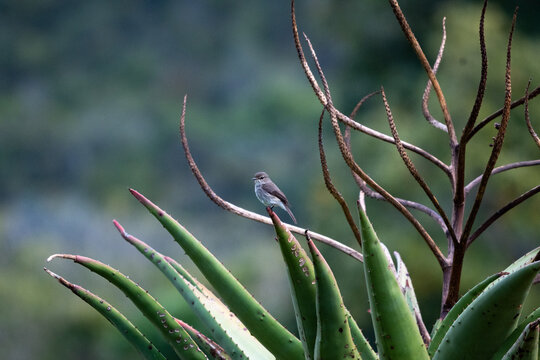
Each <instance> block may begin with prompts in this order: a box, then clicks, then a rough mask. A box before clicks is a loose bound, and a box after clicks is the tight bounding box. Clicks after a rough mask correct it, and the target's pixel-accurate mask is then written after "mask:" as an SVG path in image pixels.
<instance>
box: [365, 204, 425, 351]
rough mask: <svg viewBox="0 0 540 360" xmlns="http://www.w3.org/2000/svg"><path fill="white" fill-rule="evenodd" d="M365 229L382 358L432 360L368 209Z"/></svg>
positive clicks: (370, 290)
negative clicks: (376, 232) (369, 216)
mask: <svg viewBox="0 0 540 360" xmlns="http://www.w3.org/2000/svg"><path fill="white" fill-rule="evenodd" d="M358 210H359V214H360V224H361V226H362V251H363V253H364V269H365V270H364V274H365V276H366V286H367V290H368V295H369V304H370V308H371V318H372V322H373V327H374V330H375V337H376V339H377V349H378V354H379V357H380V358H381V359H414V360H421V359H429V357H428V353H427V349H426V347H425V345H424V342H423V340H422V337H421V335H420V332H419V330H418V326H417V324H416V320H415V318H414V317H413V315H412V313H411V312H410V311H409V307H408V305H407V301H406V300H405V296H404V295H403V294H402V292H401V289H400V287H399V284H398V282H397V280H396V277H395V276H394V274H393V271H392V270H391V269H390V268H389V266H390V263H389V262H388V259H387V257H386V255H385V254H384V250H383V248H382V246H381V243H380V241H379V239H378V238H377V235H376V234H375V231H374V230H373V227H372V225H371V223H370V222H369V219H368V217H367V215H366V214H365V212H364V210H363V209H362V208H360V207H359V209H358Z"/></svg>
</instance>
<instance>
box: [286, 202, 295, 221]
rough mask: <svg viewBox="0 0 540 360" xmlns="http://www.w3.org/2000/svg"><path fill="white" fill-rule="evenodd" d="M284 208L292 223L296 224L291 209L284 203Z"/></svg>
mask: <svg viewBox="0 0 540 360" xmlns="http://www.w3.org/2000/svg"><path fill="white" fill-rule="evenodd" d="M285 210H286V211H287V212H288V213H289V216H290V217H291V219H292V221H294V223H295V224H296V218H295V217H294V215H293V213H292V211H291V209H289V207H288V206H287V205H285Z"/></svg>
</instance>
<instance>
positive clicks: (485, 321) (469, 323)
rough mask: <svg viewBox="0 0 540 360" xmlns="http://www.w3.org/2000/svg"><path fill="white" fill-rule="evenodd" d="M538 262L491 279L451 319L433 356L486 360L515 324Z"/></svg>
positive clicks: (537, 269) (536, 271) (444, 358)
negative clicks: (466, 305)
mask: <svg viewBox="0 0 540 360" xmlns="http://www.w3.org/2000/svg"><path fill="white" fill-rule="evenodd" d="M539 270H540V261H537V262H534V263H532V264H529V265H526V266H525V267H522V268H521V269H519V270H517V271H515V272H513V273H511V274H509V275H506V276H504V277H502V278H501V279H500V280H498V281H496V282H495V281H494V282H493V283H492V284H491V285H490V286H488V287H487V288H486V289H485V290H484V291H483V292H482V294H480V295H479V296H478V297H477V298H476V299H475V300H474V301H473V302H472V303H471V304H470V305H469V306H468V307H467V308H466V309H465V310H464V311H463V312H462V313H461V315H459V316H458V318H457V319H456V320H455V321H454V323H453V324H452V326H451V327H450V329H449V330H448V332H447V333H446V335H445V336H444V338H443V339H442V341H441V344H440V346H439V347H438V348H437V350H436V352H435V355H434V357H433V359H436V360H451V359H452V360H453V359H463V360H467V359H471V360H473V359H490V358H491V357H492V356H493V355H494V353H495V352H496V351H497V350H498V349H499V347H500V346H501V345H502V344H503V342H504V341H505V339H506V338H507V337H508V335H510V334H511V333H512V331H513V330H514V329H515V328H516V325H517V323H518V319H519V315H520V313H521V308H522V304H523V302H524V300H525V298H526V297H527V294H528V293H529V290H530V288H531V284H532V281H533V280H534V277H535V276H536V274H537V273H538V271H539Z"/></svg>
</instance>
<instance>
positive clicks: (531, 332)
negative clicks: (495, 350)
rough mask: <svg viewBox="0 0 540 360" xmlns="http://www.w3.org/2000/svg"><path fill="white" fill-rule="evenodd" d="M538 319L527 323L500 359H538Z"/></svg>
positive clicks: (539, 322)
mask: <svg viewBox="0 0 540 360" xmlns="http://www.w3.org/2000/svg"><path fill="white" fill-rule="evenodd" d="M539 324H540V320H536V321H534V322H532V323H529V324H527V326H526V327H525V329H524V330H523V332H522V333H521V335H520V336H519V338H518V339H517V341H516V342H515V343H514V345H513V346H512V347H511V348H510V350H508V352H507V353H506V354H504V356H503V357H502V360H513V359H522V360H538V333H539Z"/></svg>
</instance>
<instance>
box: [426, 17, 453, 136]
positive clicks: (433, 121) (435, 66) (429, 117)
mask: <svg viewBox="0 0 540 360" xmlns="http://www.w3.org/2000/svg"><path fill="white" fill-rule="evenodd" d="M442 29H443V35H442V40H441V46H440V48H439V52H438V54H437V59H435V64H433V74H435V75H436V74H437V70H439V65H440V64H441V60H442V56H443V53H444V46H445V44H446V17H444V18H443V20H442ZM431 87H432V86H431V80H428V82H427V84H426V89H425V90H424V95H423V96H422V113H423V114H424V117H425V118H426V120H427V121H428V123H430V124H431V125H432V126H433V127H435V128H436V129H439V130H442V131H444V132H448V128H447V127H446V125H444V124H443V123H441V122H440V121H438V120H437V119H435V118H434V117H433V116H432V115H431V113H430V112H429V107H428V101H429V94H430V93H431Z"/></svg>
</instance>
